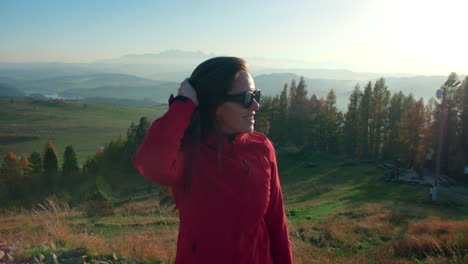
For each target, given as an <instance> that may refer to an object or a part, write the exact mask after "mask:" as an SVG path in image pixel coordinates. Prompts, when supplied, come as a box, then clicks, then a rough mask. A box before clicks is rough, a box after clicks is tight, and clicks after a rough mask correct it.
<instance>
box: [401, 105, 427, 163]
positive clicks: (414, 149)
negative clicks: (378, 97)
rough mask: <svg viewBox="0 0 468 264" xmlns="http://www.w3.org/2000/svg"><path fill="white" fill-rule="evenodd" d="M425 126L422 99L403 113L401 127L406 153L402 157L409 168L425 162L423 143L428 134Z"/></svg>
mask: <svg viewBox="0 0 468 264" xmlns="http://www.w3.org/2000/svg"><path fill="white" fill-rule="evenodd" d="M425 125H426V114H425V111H424V102H423V99H420V100H419V101H417V102H416V103H415V104H414V105H413V106H412V107H411V108H410V109H409V110H408V111H406V112H404V113H403V116H402V121H401V123H400V125H399V127H400V138H401V142H402V143H403V144H404V146H405V147H406V151H404V152H403V153H400V155H401V158H402V159H403V161H404V162H405V163H406V165H407V167H408V168H416V167H418V166H420V165H422V163H423V161H424V155H425V149H424V145H423V144H422V143H423V138H424V135H425V133H426V131H425V129H426V127H425Z"/></svg>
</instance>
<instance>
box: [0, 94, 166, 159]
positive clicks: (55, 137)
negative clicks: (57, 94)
mask: <svg viewBox="0 0 468 264" xmlns="http://www.w3.org/2000/svg"><path fill="white" fill-rule="evenodd" d="M166 109H167V106H157V107H152V108H147V107H127V106H115V105H104V104H91V103H83V102H72V101H62V100H39V99H14V100H13V102H11V101H10V99H0V155H1V156H2V157H4V156H5V155H6V153H8V152H10V151H11V152H13V153H15V154H16V155H23V154H25V155H26V156H29V155H30V154H31V153H32V152H33V151H38V152H42V151H43V149H44V146H45V144H46V142H47V140H51V141H52V143H53V144H54V146H55V149H56V150H57V152H59V155H58V157H59V164H60V165H61V162H60V158H61V155H62V154H63V151H64V150H65V147H66V146H68V145H72V146H73V147H74V149H75V150H79V149H83V148H88V147H97V146H102V145H104V143H105V142H107V141H109V140H111V139H115V138H117V137H118V136H119V135H120V134H122V135H123V136H125V135H126V133H127V129H128V127H129V126H130V124H131V123H132V122H134V123H136V124H138V121H139V119H140V118H141V117H142V116H146V117H148V119H149V120H150V121H152V120H154V119H156V118H157V117H159V116H161V115H162V114H163V113H164V112H165V111H166ZM2 139H3V140H2ZM95 153H96V149H93V150H86V151H78V152H77V158H78V161H79V163H83V162H84V161H85V160H86V158H87V157H88V156H90V155H93V154H95Z"/></svg>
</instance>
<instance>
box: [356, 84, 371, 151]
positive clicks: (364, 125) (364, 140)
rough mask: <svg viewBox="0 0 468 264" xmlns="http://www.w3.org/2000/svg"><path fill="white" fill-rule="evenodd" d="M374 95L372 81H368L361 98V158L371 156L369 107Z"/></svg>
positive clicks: (359, 147)
mask: <svg viewBox="0 0 468 264" xmlns="http://www.w3.org/2000/svg"><path fill="white" fill-rule="evenodd" d="M371 97H372V83H371V82H369V83H367V85H366V87H365V88H364V94H363V95H362V96H361V100H359V131H360V133H359V141H358V142H359V145H358V149H359V151H358V153H359V156H360V157H361V158H369V118H370V117H369V111H370V109H369V107H370V102H371Z"/></svg>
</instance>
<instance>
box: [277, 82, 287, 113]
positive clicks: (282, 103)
mask: <svg viewBox="0 0 468 264" xmlns="http://www.w3.org/2000/svg"><path fill="white" fill-rule="evenodd" d="M279 109H280V113H281V114H280V117H279V119H283V120H284V119H286V116H287V115H288V84H287V83H285V84H284V87H283V90H282V91H281V95H280V98H279Z"/></svg>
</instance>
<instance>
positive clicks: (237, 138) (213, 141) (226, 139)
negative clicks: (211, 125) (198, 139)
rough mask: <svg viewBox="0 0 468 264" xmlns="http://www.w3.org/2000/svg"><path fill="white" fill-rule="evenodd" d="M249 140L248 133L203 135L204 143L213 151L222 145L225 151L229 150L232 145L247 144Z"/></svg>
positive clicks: (209, 133) (206, 132)
mask: <svg viewBox="0 0 468 264" xmlns="http://www.w3.org/2000/svg"><path fill="white" fill-rule="evenodd" d="M247 138H248V134H247V133H236V134H218V133H215V132H212V131H203V133H202V143H204V144H205V145H207V146H208V147H210V148H213V149H217V148H218V147H217V146H218V144H221V146H222V148H223V149H227V148H228V147H232V145H235V144H238V143H241V142H245V140H246V139H247Z"/></svg>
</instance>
